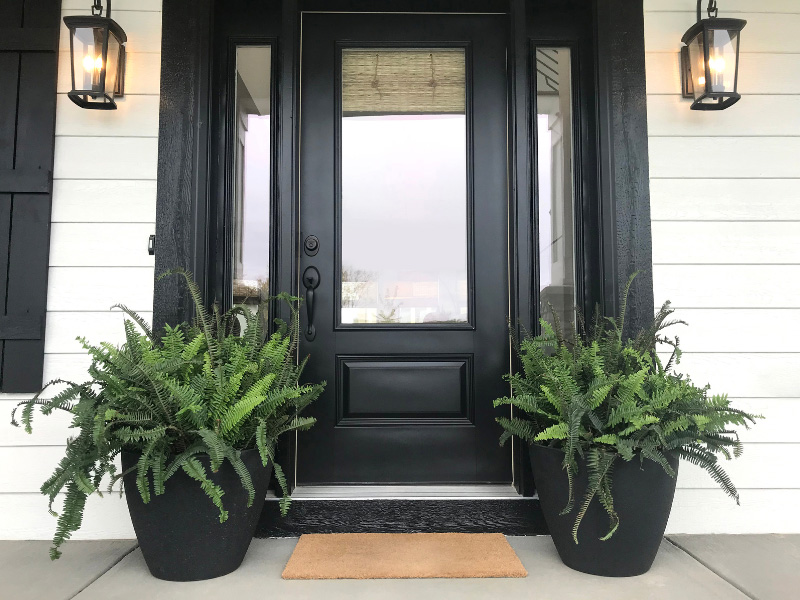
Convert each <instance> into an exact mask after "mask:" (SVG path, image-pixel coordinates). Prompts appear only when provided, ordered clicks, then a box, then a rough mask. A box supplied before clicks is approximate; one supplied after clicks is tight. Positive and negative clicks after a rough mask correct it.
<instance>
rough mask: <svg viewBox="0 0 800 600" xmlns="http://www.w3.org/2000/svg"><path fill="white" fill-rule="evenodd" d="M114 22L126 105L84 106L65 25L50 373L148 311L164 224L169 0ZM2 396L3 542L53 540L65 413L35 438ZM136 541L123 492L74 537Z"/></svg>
mask: <svg viewBox="0 0 800 600" xmlns="http://www.w3.org/2000/svg"><path fill="white" fill-rule="evenodd" d="M88 7H89V3H88V2H86V0H63V8H62V10H63V14H64V15H77V14H87V12H88ZM112 16H113V17H114V19H115V20H116V21H117V22H118V23H119V24H120V25H121V26H122V27H123V29H125V31H126V32H127V33H128V40H129V42H128V66H127V77H126V96H125V98H123V99H121V100H120V101H119V103H118V106H119V110H117V111H108V112H105V111H87V110H81V109H79V108H78V107H77V106H75V105H74V104H73V103H72V102H71V101H70V100H69V99H68V98H67V95H66V92H67V91H68V90H69V87H70V83H69V79H70V76H69V41H68V38H67V29H66V27H65V26H64V25H63V23H62V38H61V52H60V62H59V80H58V92H59V95H58V105H57V116H56V151H55V169H54V184H53V215H52V222H53V225H52V233H51V248H50V282H49V290H48V298H47V310H48V312H47V334H46V340H45V353H46V355H45V362H44V371H45V373H44V379H45V381H49V380H51V379H54V378H57V377H58V378H65V379H73V380H77V381H84V380H85V379H86V367H87V366H88V364H89V363H88V360H87V359H86V357H85V353H84V352H83V351H82V349H81V347H80V345H79V344H78V343H77V342H76V341H75V337H76V336H78V335H82V336H85V337H87V338H88V339H89V340H93V341H106V340H107V341H115V342H116V341H120V342H121V340H122V337H123V331H122V319H121V317H120V315H119V313H118V312H110V311H109V308H110V307H111V306H112V305H113V304H116V303H119V302H121V303H124V304H127V305H128V306H129V307H130V308H132V309H134V310H136V311H140V312H141V313H142V315H143V316H145V317H147V318H150V316H151V314H152V310H153V258H152V257H151V256H148V254H147V238H148V236H149V235H150V234H152V233H154V231H155V225H154V222H155V206H156V164H157V159H158V156H157V137H158V102H159V82H160V69H161V56H160V52H161V0H117V1H116V2H114V12H113V15H112ZM22 398H24V396H12V395H0V416H2V419H0V539H48V538H49V537H51V536H52V534H53V531H54V528H55V519H53V518H51V517H50V516H49V515H48V513H47V510H46V509H47V500H46V499H45V498H44V497H43V496H41V495H40V494H39V491H38V490H39V486H40V485H41V484H42V482H43V481H44V480H45V479H46V478H47V477H48V476H49V474H50V473H51V472H52V469H53V467H54V466H55V465H56V464H57V462H58V460H59V459H60V457H61V456H62V454H63V449H64V443H65V439H66V436H67V429H66V425H67V424H68V420H67V419H65V418H63V417H56V416H52V417H49V418H47V417H41V416H40V417H39V418H37V419H36V420H35V421H34V435H27V434H26V433H25V432H24V431H23V430H21V429H15V428H13V427H11V426H10V425H9V424H8V421H9V418H8V415H9V413H10V412H11V409H12V408H13V406H14V404H15V403H16V401H18V400H20V399H22ZM115 537H133V530H132V528H131V526H130V518H129V517H128V511H127V508H126V506H125V500H124V499H121V498H120V497H119V494H115V495H112V496H106V498H105V499H100V498H96V497H95V498H92V499H91V500H90V502H89V506H88V508H87V511H86V518H85V525H84V527H83V529H82V530H81V531H80V532H79V533H78V535H76V538H115Z"/></svg>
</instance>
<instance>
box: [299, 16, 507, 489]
mask: <svg viewBox="0 0 800 600" xmlns="http://www.w3.org/2000/svg"><path fill="white" fill-rule="evenodd" d="M505 27H506V23H505V19H504V18H503V17H502V16H495V15H442V14H431V15H419V14H415V15H398V14H314V13H309V14H305V15H304V17H303V27H302V64H301V89H300V95H301V111H300V137H301V139H300V155H299V160H300V167H299V169H300V231H301V237H300V241H301V248H300V252H301V260H300V270H299V274H298V275H299V277H300V290H301V292H303V293H306V291H307V292H308V293H307V299H308V301H307V305H306V308H307V310H304V314H303V321H302V339H301V350H300V351H301V355H305V354H310V356H311V359H310V362H309V363H308V367H307V370H306V378H307V379H308V380H311V381H318V380H325V381H327V382H328V387H327V390H326V391H325V394H324V395H323V397H322V398H321V399H320V400H319V401H318V403H317V405H316V406H315V407H314V408H313V410H312V411H311V414H313V416H315V417H316V418H317V419H318V423H317V425H316V426H315V427H314V428H313V430H311V431H310V432H308V433H304V434H302V435H301V436H300V437H299V447H298V451H297V482H298V484H301V485H303V484H332V483H397V484H413V483H503V482H510V481H511V479H512V473H511V457H510V448H509V447H508V446H507V447H505V448H500V446H499V445H498V437H499V435H500V429H499V427H498V426H497V424H496V422H495V417H497V416H498V415H499V414H501V413H499V412H498V411H497V410H495V409H494V408H493V406H492V400H493V399H494V398H497V397H498V396H502V395H506V394H507V393H508V387H507V384H505V383H504V382H503V374H504V373H506V372H507V371H508V369H509V342H508V335H507V324H506V321H507V315H508V312H509V292H508V287H509V286H508V276H509V275H508V252H509V244H508V230H509V224H508V190H507V177H508V165H507V149H508V138H507V131H508V126H507V96H506V89H507V79H506V40H505Z"/></svg>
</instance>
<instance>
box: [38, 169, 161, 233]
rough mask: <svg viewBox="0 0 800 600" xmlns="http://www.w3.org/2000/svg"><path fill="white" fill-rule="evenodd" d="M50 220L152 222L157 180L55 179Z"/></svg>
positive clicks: (69, 221)
mask: <svg viewBox="0 0 800 600" xmlns="http://www.w3.org/2000/svg"><path fill="white" fill-rule="evenodd" d="M53 195H54V197H56V198H58V202H57V203H56V204H55V205H54V206H53V213H52V222H53V223H155V220H156V182H155V181H146V180H144V181H137V180H119V179H116V180H115V179H109V180H103V181H98V180H92V179H70V180H65V179H61V180H56V181H55V182H54V183H53Z"/></svg>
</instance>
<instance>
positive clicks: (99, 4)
mask: <svg viewBox="0 0 800 600" xmlns="http://www.w3.org/2000/svg"><path fill="white" fill-rule="evenodd" d="M105 12H106V17H107V18H109V19H110V18H111V0H106V9H105ZM92 16H93V17H102V16H103V0H94V4H93V5H92Z"/></svg>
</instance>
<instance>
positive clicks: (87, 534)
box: [0, 493, 136, 540]
mask: <svg viewBox="0 0 800 600" xmlns="http://www.w3.org/2000/svg"><path fill="white" fill-rule="evenodd" d="M103 496H104V497H103V498H100V497H98V496H96V495H95V496H91V497H90V498H89V500H88V502H87V503H86V510H85V511H84V519H83V525H82V526H81V528H80V530H79V531H77V532H76V533H75V534H74V535H73V536H72V539H76V540H108V539H132V538H135V537H136V534H135V533H134V531H133V525H131V518H130V515H129V514H128V506H127V504H126V501H125V498H124V497H120V495H119V494H118V493H114V494H104V495H103ZM62 502H63V497H59V498H58V499H57V501H56V503H55V505H54V506H53V508H54V510H56V511H58V510H59V509H60V507H61V503H62ZM0 503H2V510H0V532H2V535H3V539H9V540H48V539H51V538H52V537H53V532H54V531H55V529H56V519H55V518H54V517H52V516H50V514H49V513H48V512H47V503H48V500H47V498H46V497H45V496H42V495H41V494H38V493H31V494H4V495H3V496H2V497H0Z"/></svg>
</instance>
